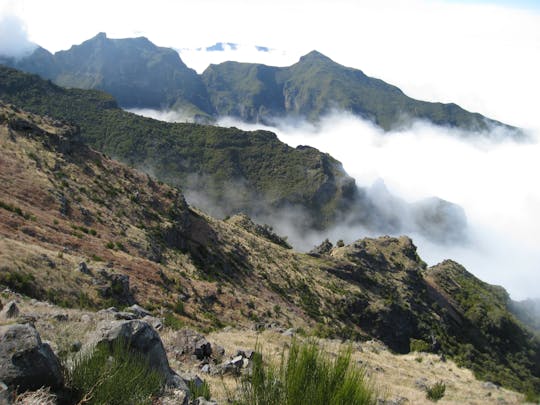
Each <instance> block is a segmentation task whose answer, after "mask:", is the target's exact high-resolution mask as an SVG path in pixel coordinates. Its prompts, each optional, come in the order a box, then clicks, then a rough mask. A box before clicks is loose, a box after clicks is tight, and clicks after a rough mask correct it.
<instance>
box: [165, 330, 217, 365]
mask: <svg viewBox="0 0 540 405" xmlns="http://www.w3.org/2000/svg"><path fill="white" fill-rule="evenodd" d="M171 342H172V346H173V347H174V349H176V350H178V351H179V352H180V353H181V354H184V355H194V356H195V357H196V358H197V359H198V360H203V359H205V358H208V357H210V356H211V355H212V345H211V344H210V342H208V340H206V338H205V337H204V336H203V335H201V334H199V333H197V332H195V331H194V330H191V329H182V330H179V331H177V332H176V334H175V336H174V337H173V338H172V339H171Z"/></svg>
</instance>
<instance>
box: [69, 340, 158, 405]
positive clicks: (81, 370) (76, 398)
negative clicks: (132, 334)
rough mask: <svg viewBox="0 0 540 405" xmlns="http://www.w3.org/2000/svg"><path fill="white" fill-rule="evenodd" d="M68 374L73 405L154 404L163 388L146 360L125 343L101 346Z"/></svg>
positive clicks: (81, 358)
mask: <svg viewBox="0 0 540 405" xmlns="http://www.w3.org/2000/svg"><path fill="white" fill-rule="evenodd" d="M66 370H67V375H66V382H67V386H68V387H69V389H70V390H71V393H72V396H73V403H85V404H86V403H88V404H96V405H97V404H102V405H105V404H110V405H121V404H137V405H139V404H140V405H142V404H151V403H152V398H153V396H154V395H156V394H157V393H158V392H159V391H160V390H161V387H162V386H163V384H164V379H163V377H162V376H161V375H160V374H159V373H158V372H157V371H154V370H152V369H151V368H150V366H149V364H148V361H147V359H145V358H144V357H142V356H141V355H140V354H136V353H134V352H132V351H130V349H129V347H128V345H127V344H126V343H125V342H122V341H118V342H116V343H115V344H113V346H112V347H111V348H109V347H108V346H106V345H98V346H97V347H96V348H95V349H94V350H93V351H92V352H90V353H86V354H82V355H79V356H77V357H76V358H75V359H74V361H73V364H72V365H70V366H69V367H67V368H66Z"/></svg>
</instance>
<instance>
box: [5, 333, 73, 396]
mask: <svg viewBox="0 0 540 405" xmlns="http://www.w3.org/2000/svg"><path fill="white" fill-rule="evenodd" d="M0 381H3V382H4V383H6V384H7V385H8V386H9V387H12V388H16V389H17V390H19V391H21V392H22V391H26V390H36V389H39V388H41V387H51V388H53V389H57V388H60V387H62V385H63V383H64V377H63V374H62V371H61V367H60V361H59V360H58V358H57V357H56V355H55V354H54V352H53V351H52V349H51V347H50V346H49V345H48V344H47V343H43V342H42V341H41V338H40V336H39V333H38V332H37V331H36V329H34V327H33V326H31V325H28V324H25V325H22V324H13V325H5V326H0Z"/></svg>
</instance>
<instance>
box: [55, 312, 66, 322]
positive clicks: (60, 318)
mask: <svg viewBox="0 0 540 405" xmlns="http://www.w3.org/2000/svg"><path fill="white" fill-rule="evenodd" d="M68 318H69V317H68V314H56V315H54V316H53V319H55V320H57V321H59V322H66V321H67V320H68Z"/></svg>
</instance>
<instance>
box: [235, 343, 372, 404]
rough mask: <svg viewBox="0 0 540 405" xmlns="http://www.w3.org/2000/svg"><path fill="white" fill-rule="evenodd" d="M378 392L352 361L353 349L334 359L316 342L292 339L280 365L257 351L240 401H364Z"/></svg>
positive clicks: (367, 400) (349, 402) (248, 402)
mask: <svg viewBox="0 0 540 405" xmlns="http://www.w3.org/2000/svg"><path fill="white" fill-rule="evenodd" d="M375 401H376V395H375V392H374V390H373V388H372V387H371V386H370V385H369V383H368V382H367V381H366V377H365V374H364V370H363V369H361V368H358V367H355V366H353V365H351V350H350V348H349V349H348V350H345V351H342V352H340V353H339V355H338V356H337V357H336V358H335V359H334V360H331V357H330V356H329V355H328V354H326V353H324V352H323V351H322V350H321V349H320V348H319V346H318V345H317V344H316V343H302V344H299V343H298V342H296V341H293V342H292V344H291V348H290V350H289V353H288V355H287V356H285V353H283V355H282V361H281V365H280V366H279V367H272V366H270V365H267V364H265V363H264V362H263V358H262V355H261V354H260V353H258V352H257V353H255V355H254V358H253V372H252V374H251V376H250V377H246V378H245V379H244V380H243V381H242V385H241V388H240V399H239V400H238V401H237V404H239V405H248V404H249V405H274V404H283V405H299V404H310V405H323V404H324V405H362V404H374V403H375Z"/></svg>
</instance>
